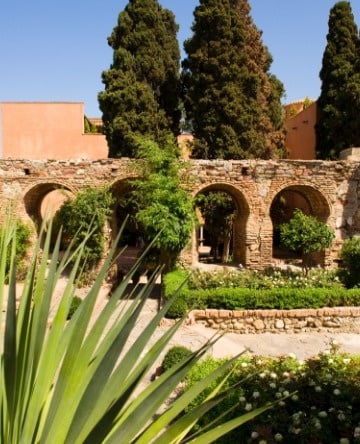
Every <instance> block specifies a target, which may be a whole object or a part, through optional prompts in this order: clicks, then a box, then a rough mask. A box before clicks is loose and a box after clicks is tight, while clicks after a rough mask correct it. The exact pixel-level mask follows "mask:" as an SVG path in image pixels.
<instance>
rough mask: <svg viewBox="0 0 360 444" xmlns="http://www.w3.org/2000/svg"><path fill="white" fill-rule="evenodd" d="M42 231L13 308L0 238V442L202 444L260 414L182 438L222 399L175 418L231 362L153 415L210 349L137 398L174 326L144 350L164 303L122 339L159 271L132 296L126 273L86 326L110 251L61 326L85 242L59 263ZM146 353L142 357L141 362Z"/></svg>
mask: <svg viewBox="0 0 360 444" xmlns="http://www.w3.org/2000/svg"><path fill="white" fill-rule="evenodd" d="M50 231H51V230H49V231H48V234H46V235H45V234H44V233H41V236H43V237H44V239H45V240H44V242H43V243H42V245H43V248H40V244H41V243H40V241H39V242H38V243H37V244H36V246H35V247H34V252H33V254H32V258H31V260H30V261H29V267H28V273H27V276H26V279H25V281H24V285H23V290H22V293H21V297H20V299H19V303H18V304H17V295H16V263H15V259H14V258H15V250H16V229H15V228H14V227H13V225H12V220H11V218H10V219H9V221H8V222H7V223H6V229H5V230H3V231H2V233H3V234H2V236H1V239H0V253H1V258H0V298H1V300H0V303H1V306H3V307H4V310H5V306H6V315H5V318H3V319H1V339H2V342H3V350H2V355H1V364H0V365H1V367H0V372H1V373H0V378H1V379H0V381H1V389H0V442H2V443H8V444H10V443H16V444H18V443H26V444H30V443H49V442H51V443H55V444H62V443H71V444H74V443H81V444H82V443H91V444H94V443H122V444H124V443H143V444H148V443H150V442H154V443H166V444H169V443H180V442H199V443H209V442H212V441H213V440H214V439H216V438H217V437H219V436H222V435H223V434H224V433H226V432H228V431H230V430H232V429H233V428H235V427H237V426H239V425H240V424H242V423H243V422H245V421H246V420H249V419H251V418H253V417H254V416H255V415H256V414H258V413H260V412H261V411H263V410H265V409H266V408H268V407H269V406H267V407H264V408H263V409H259V410H257V411H254V412H251V413H249V414H247V415H245V416H242V417H239V418H237V419H236V420H232V421H231V422H228V423H225V424H222V425H219V426H217V427H214V426H212V427H211V428H210V429H209V430H205V431H203V432H202V434H201V435H195V436H189V432H190V430H191V429H192V428H193V426H194V424H195V423H196V421H197V419H198V418H199V417H200V416H201V415H202V414H203V413H204V412H205V411H207V410H209V409H210V408H211V407H212V406H213V405H215V404H216V403H217V402H219V401H220V400H221V399H223V397H224V396H226V393H225V394H219V389H220V386H221V384H220V385H219V386H218V388H217V389H216V390H214V392H213V393H212V395H211V396H210V397H209V398H208V399H207V400H206V401H205V402H204V403H202V404H201V405H200V406H198V407H196V408H195V409H193V410H191V411H190V412H189V413H187V414H182V412H183V410H184V408H185V406H187V405H188V404H189V403H190V402H191V401H192V400H193V399H194V398H195V397H196V396H197V395H198V394H199V393H201V391H202V390H204V389H205V388H206V387H207V386H208V385H209V384H210V383H211V382H212V381H214V380H215V379H217V378H219V376H221V375H226V374H227V373H228V372H229V369H230V368H231V366H232V365H233V363H234V359H233V360H230V361H228V362H227V363H225V364H223V365H222V366H221V367H219V368H218V369H217V370H216V371H215V372H214V373H213V374H212V375H210V376H209V377H208V378H206V379H204V380H202V381H201V382H200V383H198V384H197V385H196V386H194V387H193V388H192V389H191V390H190V391H188V392H185V393H184V394H183V395H182V396H180V397H178V398H177V399H176V400H175V401H174V402H173V403H172V404H171V405H170V406H169V407H168V408H165V409H162V413H158V412H159V409H160V407H161V406H163V405H164V403H165V401H166V400H167V399H168V398H169V396H170V395H171V393H172V392H173V390H174V389H175V388H176V387H177V386H178V384H179V382H180V381H181V380H182V379H183V378H184V376H185V375H186V373H187V371H188V370H189V368H190V367H191V366H193V365H194V364H195V363H196V362H197V361H198V360H199V359H200V358H201V357H202V356H203V355H204V354H205V353H206V351H207V350H208V349H209V347H211V346H212V344H213V341H210V342H209V343H207V344H206V345H204V346H203V347H202V348H200V349H199V350H198V351H196V352H194V353H193V354H192V355H191V356H189V357H188V358H186V359H185V360H183V361H182V362H180V363H179V364H177V365H175V366H174V367H172V368H171V369H169V370H168V371H166V372H165V373H164V374H162V375H161V376H160V377H159V378H158V379H156V380H155V381H153V382H151V383H149V384H148V385H147V386H146V388H145V389H143V390H142V391H140V393H139V383H140V382H141V381H143V379H144V377H145V375H146V374H147V373H148V372H149V370H150V369H151V367H152V365H153V364H154V362H155V360H156V359H157V358H158V357H159V355H160V353H161V352H162V351H163V350H164V347H165V346H166V344H167V343H168V342H169V340H170V339H171V337H172V336H173V335H174V333H175V332H176V330H177V329H178V328H179V326H180V325H181V322H178V323H177V324H175V325H174V326H172V327H170V328H169V329H168V330H167V331H166V332H165V333H164V334H163V335H162V337H160V339H158V340H156V341H155V343H154V344H153V345H151V346H149V339H150V338H151V337H152V335H153V333H154V332H155V330H156V327H157V326H158V324H159V322H160V320H161V318H162V317H163V316H164V314H165V313H166V310H167V309H168V307H169V305H170V304H171V301H169V303H167V304H166V305H165V306H164V307H163V308H162V309H161V310H160V311H159V312H158V313H157V314H156V315H155V316H154V317H153V319H151V320H149V322H148V324H147V326H146V327H145V328H144V330H143V331H142V332H141V334H140V335H139V336H138V337H137V338H136V339H135V340H134V341H132V342H131V344H130V345H129V336H130V334H131V332H132V329H133V327H134V325H135V323H136V322H137V319H138V316H139V313H140V311H141V309H142V307H143V305H144V303H145V301H146V298H147V297H148V296H149V294H150V292H151V290H152V288H153V286H154V283H155V281H156V278H157V276H158V273H159V270H156V272H155V273H154V274H153V276H152V277H151V278H150V280H149V283H148V284H147V285H146V286H144V287H143V288H142V289H138V291H137V292H136V295H135V294H128V288H129V287H128V282H129V280H130V279H131V277H132V274H133V273H134V272H135V270H136V267H137V266H138V265H135V267H134V268H133V270H131V271H130V273H129V274H128V276H126V278H125V279H124V281H123V282H122V283H121V284H120V286H119V287H118V288H117V289H116V291H115V293H114V294H113V295H112V297H111V298H110V299H109V301H108V303H107V304H106V305H105V306H104V308H103V309H102V311H101V312H100V314H98V316H97V317H96V319H94V315H93V312H94V306H95V303H96V301H97V298H98V295H99V291H100V289H101V286H102V283H103V281H104V279H105V277H106V275H107V273H108V271H109V268H110V267H111V264H112V259H113V258H112V256H113V253H114V252H111V253H110V255H109V256H108V258H107V259H106V260H105V263H104V265H103V266H102V268H101V270H100V271H99V273H98V276H97V279H96V281H95V282H94V283H93V285H92V287H91V288H90V290H89V291H88V293H87V295H86V297H85V298H84V300H83V302H82V303H81V304H80V306H79V307H78V309H77V310H76V312H75V313H74V315H73V316H72V317H71V319H70V320H67V317H68V316H67V315H68V312H69V309H70V306H71V301H72V299H73V297H74V291H75V288H76V276H77V275H78V270H79V268H81V266H82V264H81V263H80V258H81V256H82V249H83V248H84V245H85V242H86V239H85V241H84V243H83V244H82V245H80V246H79V247H78V248H77V249H76V250H75V252H71V250H70V249H69V251H67V253H66V254H65V255H64V257H63V258H61V259H60V255H59V245H60V236H59V238H58V240H57V242H56V245H55V247H54V248H53V251H52V252H51V254H50V238H51V235H50ZM70 248H71V246H70ZM9 249H11V257H12V258H13V260H12V261H11V269H10V273H9V274H10V283H9V285H6V284H5V279H6V275H7V270H6V263H5V262H6V261H5V258H6V252H7V251H8V250H9ZM69 263H71V264H72V269H71V272H70V275H69V277H68V281H67V285H66V288H65V289H64V291H63V294H62V296H61V299H60V302H59V303H58V306H57V308H56V310H55V313H54V314H52V310H53V308H52V297H53V294H54V290H55V287H56V284H57V282H58V280H59V278H60V277H61V275H62V273H63V272H64V270H65V268H66V266H67V265H68V264H69ZM126 295H127V296H129V300H128V301H127V303H126V304H124V303H123V302H122V301H121V299H122V298H124V297H125V296H126ZM174 297H176V296H174ZM214 340H216V339H214ZM147 347H149V351H148V352H147V353H146V354H145V355H144V356H142V352H143V350H144V349H145V348H147ZM225 378H226V376H225ZM135 390H138V391H137V392H136V393H135Z"/></svg>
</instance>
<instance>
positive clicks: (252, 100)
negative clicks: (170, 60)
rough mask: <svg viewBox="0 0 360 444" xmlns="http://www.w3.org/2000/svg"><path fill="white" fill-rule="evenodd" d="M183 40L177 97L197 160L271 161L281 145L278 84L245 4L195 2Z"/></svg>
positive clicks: (209, 0)
mask: <svg viewBox="0 0 360 444" xmlns="http://www.w3.org/2000/svg"><path fill="white" fill-rule="evenodd" d="M194 17H195V20H194V23H193V26H192V31H193V35H192V37H191V38H190V39H188V40H187V41H186V42H185V45H184V47H185V50H186V53H187V58H186V59H185V60H184V61H183V72H182V79H183V94H184V103H185V107H186V112H187V118H188V119H189V120H190V121H191V123H192V126H193V133H194V136H195V142H194V147H193V152H192V155H193V157H198V158H208V159H215V158H223V159H243V158H265V159H268V158H273V157H279V156H281V153H282V149H283V147H284V138H285V136H284V116H283V111H282V106H281V102H280V99H281V96H282V95H283V92H284V90H283V86H282V84H281V82H280V81H279V80H278V79H276V78H275V76H273V75H271V74H270V73H269V69H270V65H271V62H272V59H271V56H270V54H269V51H268V50H267V48H266V47H265V46H264V45H263V43H262V38H261V32H260V31H259V30H258V29H257V27H256V26H255V25H254V23H253V20H252V18H251V16H250V6H249V4H248V1H247V0H200V5H199V6H198V7H197V8H196V9H195V12H194Z"/></svg>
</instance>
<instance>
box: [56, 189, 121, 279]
mask: <svg viewBox="0 0 360 444" xmlns="http://www.w3.org/2000/svg"><path fill="white" fill-rule="evenodd" d="M112 204H113V197H112V195H111V193H110V191H109V190H108V189H107V188H103V189H96V188H88V189H86V190H84V191H82V192H79V193H78V194H77V195H76V197H75V199H73V200H70V199H69V200H67V201H66V202H65V203H64V204H63V205H62V206H61V207H60V209H59V210H58V211H57V213H56V214H55V216H54V224H55V225H56V226H57V227H58V228H60V227H61V228H62V230H63V247H64V248H66V247H67V246H68V245H69V243H70V241H71V242H72V246H73V247H75V248H76V247H77V246H79V245H80V244H81V243H82V242H83V241H84V239H87V242H86V245H85V247H84V249H83V251H82V265H83V267H84V268H83V271H89V270H91V269H92V268H93V267H94V266H96V265H97V264H98V262H99V260H100V259H101V258H102V256H103V252H104V242H105V239H104V226H105V223H106V221H107V218H108V217H109V216H110V214H111V206H112ZM90 227H91V234H90V236H89V232H90Z"/></svg>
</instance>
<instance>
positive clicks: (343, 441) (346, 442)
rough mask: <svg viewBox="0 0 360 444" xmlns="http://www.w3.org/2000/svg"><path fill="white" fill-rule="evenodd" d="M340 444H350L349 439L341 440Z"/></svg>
mask: <svg viewBox="0 0 360 444" xmlns="http://www.w3.org/2000/svg"><path fill="white" fill-rule="evenodd" d="M339 444H350V441H349V440H348V439H347V438H341V439H340V441H339Z"/></svg>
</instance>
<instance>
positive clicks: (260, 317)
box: [188, 307, 360, 333]
mask: <svg viewBox="0 0 360 444" xmlns="http://www.w3.org/2000/svg"><path fill="white" fill-rule="evenodd" d="M188 323H189V324H194V323H200V324H203V325H204V326H206V327H211V328H215V329H218V330H228V331H232V332H234V333H265V332H271V333H284V332H287V333H300V332H301V333H302V332H311V331H317V332H320V331H321V332H329V331H330V332H331V331H337V332H351V333H360V307H324V308H313V309H291V310H278V309H271V310H270V309H269V310H222V309H220V310H217V309H206V310H192V311H191V312H190V313H189V316H188Z"/></svg>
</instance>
